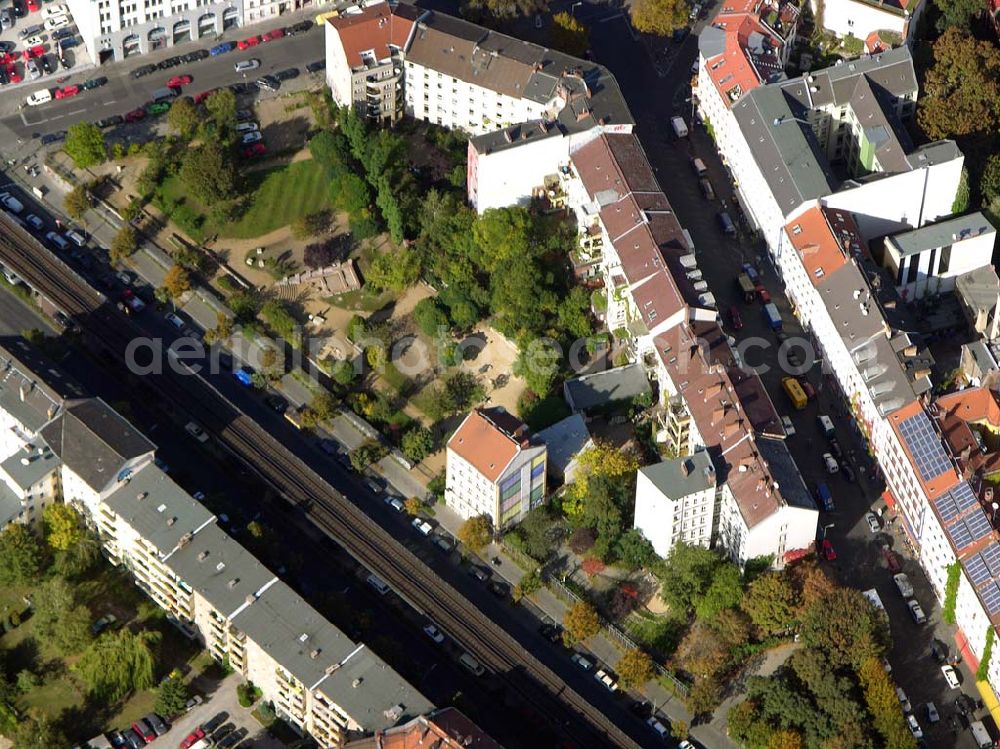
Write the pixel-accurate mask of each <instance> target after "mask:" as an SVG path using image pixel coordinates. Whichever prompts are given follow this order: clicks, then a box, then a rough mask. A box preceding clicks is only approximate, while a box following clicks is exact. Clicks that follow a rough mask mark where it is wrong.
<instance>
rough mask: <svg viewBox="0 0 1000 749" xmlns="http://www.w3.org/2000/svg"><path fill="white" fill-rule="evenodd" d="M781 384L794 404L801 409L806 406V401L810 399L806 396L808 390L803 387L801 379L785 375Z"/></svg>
mask: <svg viewBox="0 0 1000 749" xmlns="http://www.w3.org/2000/svg"><path fill="white" fill-rule="evenodd" d="M781 386H782V387H783V388H784V389H785V394H786V395H788V398H789V400H791V402H792V405H793V406H795V408H796V409H797V410H799V411H801V410H802V409H803V408H805V407H806V403H808V402H809V399H808V398H807V397H806V391H805V390H803V389H802V386H801V385H800V384H799V381H798V380H796V379H795V378H794V377H785V378H784V379H783V380H782V381H781Z"/></svg>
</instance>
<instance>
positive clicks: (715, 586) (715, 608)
mask: <svg viewBox="0 0 1000 749" xmlns="http://www.w3.org/2000/svg"><path fill="white" fill-rule="evenodd" d="M742 598H743V578H742V575H741V574H740V568H739V567H737V566H736V565H735V564H733V563H732V562H728V561H725V562H721V563H720V564H719V566H718V567H716V568H715V571H714V572H713V573H712V582H710V583H709V585H708V588H706V589H705V592H704V594H703V595H702V596H701V597H700V598H698V600H697V601H695V604H694V611H695V614H696V615H697V616H698V617H700V618H702V619H714V618H715V616H716V614H718V613H719V612H720V611H722V610H723V609H733V608H736V607H737V606H738V605H739V604H740V601H741V600H742Z"/></svg>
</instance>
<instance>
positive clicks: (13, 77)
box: [7, 63, 24, 83]
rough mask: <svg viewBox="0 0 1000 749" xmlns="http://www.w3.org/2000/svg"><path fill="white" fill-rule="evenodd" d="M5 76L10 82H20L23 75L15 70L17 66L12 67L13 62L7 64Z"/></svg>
mask: <svg viewBox="0 0 1000 749" xmlns="http://www.w3.org/2000/svg"><path fill="white" fill-rule="evenodd" d="M7 77H8V78H10V82H11V83H20V82H21V81H23V80H24V77H23V76H22V75H21V74H20V73H18V72H17V68H16V67H14V63H11V64H10V65H8V66H7Z"/></svg>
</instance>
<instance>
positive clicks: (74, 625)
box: [53, 604, 94, 655]
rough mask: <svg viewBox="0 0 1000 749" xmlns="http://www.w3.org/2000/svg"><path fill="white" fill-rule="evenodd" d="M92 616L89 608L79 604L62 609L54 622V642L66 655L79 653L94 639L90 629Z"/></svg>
mask: <svg viewBox="0 0 1000 749" xmlns="http://www.w3.org/2000/svg"><path fill="white" fill-rule="evenodd" d="M92 621H93V616H92V615H91V613H90V609H89V608H87V607H86V606H84V605H83V604H79V605H77V606H74V607H73V608H71V609H69V610H68V611H64V612H63V613H62V616H60V617H59V621H58V622H57V623H56V628H55V633H54V634H55V637H54V640H53V641H54V642H55V644H56V647H57V648H59V650H60V652H62V653H65V654H66V655H73V654H75V653H79V652H80V651H81V650H83V649H84V648H85V647H87V645H89V644H90V641H91V640H93V639H94V637H93V635H92V634H91V631H90V626H91V623H92Z"/></svg>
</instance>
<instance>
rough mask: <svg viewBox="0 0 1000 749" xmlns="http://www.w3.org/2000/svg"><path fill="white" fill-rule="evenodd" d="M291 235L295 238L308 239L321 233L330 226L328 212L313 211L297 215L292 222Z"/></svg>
mask: <svg viewBox="0 0 1000 749" xmlns="http://www.w3.org/2000/svg"><path fill="white" fill-rule="evenodd" d="M291 228H292V236H293V237H295V238H296V239H308V238H309V237H315V236H316V235H317V234H322V233H323V232H325V231H326V230H327V229H329V228H330V212H329V211H314V212H312V213H307V214H305V215H304V216H299V217H298V218H297V219H295V220H294V221H293V222H292V227H291Z"/></svg>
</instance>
